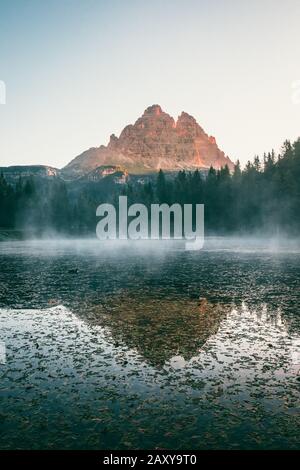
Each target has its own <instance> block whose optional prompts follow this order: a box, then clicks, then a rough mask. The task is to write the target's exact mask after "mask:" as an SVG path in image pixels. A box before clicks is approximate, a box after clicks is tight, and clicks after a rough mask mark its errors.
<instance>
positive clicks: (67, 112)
mask: <svg viewBox="0 0 300 470" xmlns="http://www.w3.org/2000/svg"><path fill="white" fill-rule="evenodd" d="M299 18H300V0H285V1H282V0H251V1H249V0H205V1H204V0H184V1H183V0H179V1H177V0H163V1H162V0H151V1H146V0H139V1H136V0H105V1H101V0H72V1H71V0H69V1H67V0H48V1H46V0H40V1H38V0H0V80H2V81H4V82H5V84H6V104H5V105H4V104H0V133H1V135H0V165H12V164H37V163H40V164H49V165H52V166H57V167H62V166H64V165H65V164H66V163H68V162H69V161H70V160H71V159H72V158H74V157H75V156H76V155H78V154H79V153H81V152H82V151H83V150H85V149H87V148H89V147H96V146H99V145H100V144H106V143H107V142H108V139H109V136H110V134H111V133H115V134H117V135H119V133H120V132H121V130H122V129H123V127H124V126H125V125H126V124H129V123H133V122H134V121H135V120H136V119H137V118H138V117H139V116H140V115H141V114H142V112H143V111H144V109H145V108H146V107H147V106H149V105H151V104H154V103H158V104H160V105H161V106H162V108H163V109H164V110H165V111H167V112H168V113H169V114H171V115H173V116H174V117H176V116H177V115H178V114H179V113H180V112H181V111H182V110H185V111H186V112H188V113H190V114H192V115H193V116H194V117H195V118H196V119H197V121H198V122H199V124H200V125H201V126H202V127H203V128H204V129H205V130H206V131H207V132H208V133H209V134H211V135H214V136H215V137H216V138H217V142H218V144H219V146H220V148H221V149H222V150H224V151H225V153H226V154H228V155H229V156H230V157H231V158H232V159H233V160H235V159H237V158H240V160H241V161H242V162H243V163H245V162H246V161H247V160H248V159H250V158H252V157H253V156H254V154H262V153H263V152H264V151H268V150H271V149H272V148H273V147H274V148H275V149H276V150H278V149H279V148H280V146H281V144H282V142H283V141H284V140H285V139H286V138H289V139H295V138H297V137H298V136H299V135H300V28H299ZM297 81H298V83H296V82H297ZM293 84H294V86H295V87H296V89H293V88H292V85H293ZM0 90H1V88H0ZM293 94H294V96H293ZM0 101H1V96H0Z"/></svg>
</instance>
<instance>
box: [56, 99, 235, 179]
mask: <svg viewBox="0 0 300 470" xmlns="http://www.w3.org/2000/svg"><path fill="white" fill-rule="evenodd" d="M226 164H227V165H228V166H229V168H230V169H232V168H233V163H232V161H231V160H230V159H229V158H228V157H226V156H225V154H224V152H222V151H221V150H220V149H219V147H218V146H217V143H216V140H215V138H214V137H210V136H208V135H207V134H206V133H205V132H204V130H203V129H202V128H201V127H200V126H199V124H198V123H197V122H196V120H195V119H194V118H193V117H192V116H190V115H189V114H187V113H185V112H182V113H181V115H180V116H179V117H178V119H177V121H175V120H174V119H173V118H172V117H171V116H170V115H169V114H167V113H165V112H164V111H163V110H162V109H161V107H160V106H159V105H153V106H150V107H149V108H147V109H146V110H145V112H144V114H143V115H142V116H141V117H140V118H139V119H138V120H137V121H136V122H135V124H133V125H131V124H130V125H128V126H126V127H125V128H124V129H123V131H122V132H121V134H120V136H119V137H116V136H115V135H114V134H113V135H112V136H111V137H110V141H109V143H108V145H107V146H104V145H101V146H100V147H97V148H91V149H89V150H87V151H85V152H83V153H82V154H81V155H79V156H78V157H76V158H75V159H74V160H72V161H71V162H70V163H69V164H68V165H67V166H66V167H65V168H64V169H63V174H64V175H65V176H67V177H72V178H74V177H79V176H82V175H84V174H85V173H88V172H90V171H92V170H93V169H95V168H97V167H99V166H102V165H119V166H122V167H124V168H126V169H127V170H128V171H129V173H131V174H141V173H151V172H155V171H158V170H159V169H160V168H161V169H163V170H167V171H178V170H180V169H187V170H195V169H196V168H199V169H206V168H209V167H210V166H213V167H214V168H221V167H222V166H225V165H226Z"/></svg>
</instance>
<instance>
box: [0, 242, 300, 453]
mask: <svg viewBox="0 0 300 470" xmlns="http://www.w3.org/2000/svg"><path fill="white" fill-rule="evenodd" d="M299 309H300V248H299V245H298V244H297V243H296V242H293V243H292V242H291V243H285V244H284V245H282V244H281V243H278V242H277V241H267V240H264V241H257V240H250V239H248V240H238V239H222V238H214V239H208V240H207V241H206V243H205V247H204V249H203V250H201V251H199V252H185V251H182V250H181V249H180V248H178V246H177V245H176V246H175V245H172V244H168V243H164V244H163V243H160V242H152V243H149V244H144V243H139V242H136V243H135V244H134V245H132V244H131V243H128V244H116V243H114V242H111V243H106V244H103V243H101V242H99V241H60V242H55V241H49V240H44V241H31V242H2V243H0V448H1V449H11V448H13V449H17V448H20V449H24V448H25V449H29V448H30V449H39V448H42V449H59V448H65V449H131V448H145V449H153V448H157V449H185V450H187V449H215V448H218V449H278V448H280V449H294V448H299V444H300V442H299V440H300V438H299V436H300V427H299V398H300V394H299V388H300V378H299V377H300V375H299V374H300V370H299V368H300V354H299V350H300V315H299Z"/></svg>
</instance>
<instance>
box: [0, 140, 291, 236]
mask: <svg viewBox="0 0 300 470" xmlns="http://www.w3.org/2000/svg"><path fill="white" fill-rule="evenodd" d="M99 188H100V186H99ZM120 194H123V195H127V197H128V203H129V204H132V203H134V202H138V203H144V204H145V205H146V206H148V207H149V206H150V204H152V203H160V204H161V203H167V204H173V203H179V204H181V205H183V204H197V203H198V204H200V203H202V204H204V205H205V230H206V233H216V234H230V233H253V232H257V231H261V232H271V233H274V231H276V232H277V231H278V232H280V231H282V232H288V233H290V234H293V235H297V234H299V229H300V210H299V207H300V139H298V140H297V141H296V142H294V143H293V144H291V143H290V142H289V141H286V142H285V143H284V145H283V148H282V150H281V152H280V154H279V155H275V153H274V151H272V152H270V153H268V154H265V155H264V156H263V158H262V159H260V158H259V157H257V156H256V157H255V158H254V160H253V162H250V161H249V162H248V163H247V165H246V166H245V168H244V169H241V166H240V164H239V162H237V163H236V165H235V168H234V171H233V172H232V173H230V171H229V169H228V167H227V166H225V167H224V168H222V169H220V170H215V169H214V168H210V169H209V171H208V173H207V174H206V175H204V174H203V173H202V172H200V171H198V170H196V171H194V172H187V171H184V170H182V171H179V172H178V173H177V174H176V175H175V176H170V175H166V174H165V173H164V172H163V171H162V170H160V171H159V173H158V175H157V177H156V179H153V180H149V181H148V182H146V183H144V184H143V183H142V182H130V181H129V183H128V184H127V185H125V186H124V187H123V188H122V189H120V185H115V186H114V187H113V188H112V189H111V191H110V192H109V194H108V191H103V189H102V190H100V189H99V191H97V190H96V189H95V185H93V186H92V185H91V184H90V186H85V187H84V188H83V189H81V190H77V191H74V188H73V186H70V183H68V184H67V183H65V182H64V181H62V180H60V179H54V180H53V181H50V180H45V181H43V182H41V181H36V180H34V179H33V178H29V179H26V180H22V179H19V181H18V182H17V183H16V184H15V185H11V184H9V183H8V182H7V181H6V180H5V177H4V176H3V175H0V228H1V229H11V230H22V229H24V228H26V229H27V230H29V231H31V232H33V233H34V235H40V234H43V233H44V232H46V231H53V233H59V234H70V235H75V236H80V235H91V234H93V233H95V227H96V223H97V218H96V208H97V206H98V205H99V204H101V203H102V202H115V203H117V199H118V196H119V195H120Z"/></svg>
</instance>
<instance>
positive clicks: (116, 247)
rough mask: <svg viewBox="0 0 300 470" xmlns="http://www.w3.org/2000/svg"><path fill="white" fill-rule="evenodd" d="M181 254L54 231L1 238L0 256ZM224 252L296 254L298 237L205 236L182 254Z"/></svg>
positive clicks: (161, 246) (155, 244) (172, 245)
mask: <svg viewBox="0 0 300 470" xmlns="http://www.w3.org/2000/svg"><path fill="white" fill-rule="evenodd" d="M174 251H181V252H185V251H186V250H185V240H184V239H183V240H172V239H171V240H105V241H103V240H98V239H97V238H96V237H95V238H89V237H86V238H66V237H59V236H57V234H55V233H54V232H51V233H47V234H44V236H43V237H40V238H34V237H30V238H27V239H22V238H20V239H14V240H12V239H9V238H2V239H1V243H0V254H9V253H15V252H19V253H20V252H24V254H30V255H31V254H32V255H34V254H45V255H51V254H53V255H54V254H59V253H61V254H65V253H68V252H72V253H73V252H78V253H81V252H82V253H83V254H84V253H88V254H94V255H95V256H99V255H101V253H102V254H109V255H114V254H116V255H120V254H122V256H123V255H126V253H128V254H130V253H134V254H138V255H146V254H157V255H162V254H163V253H167V252H174ZM217 251H227V252H232V253H256V252H266V253H274V254H276V253H300V237H297V238H296V237H288V236H283V235H274V236H269V235H259V236H257V235H256V236H254V235H244V236H213V235H210V236H206V237H205V239H204V246H203V248H202V249H201V250H195V251H193V250H192V251H186V253H188V254H191V255H192V256H193V255H195V256H196V254H197V253H201V252H217Z"/></svg>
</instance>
